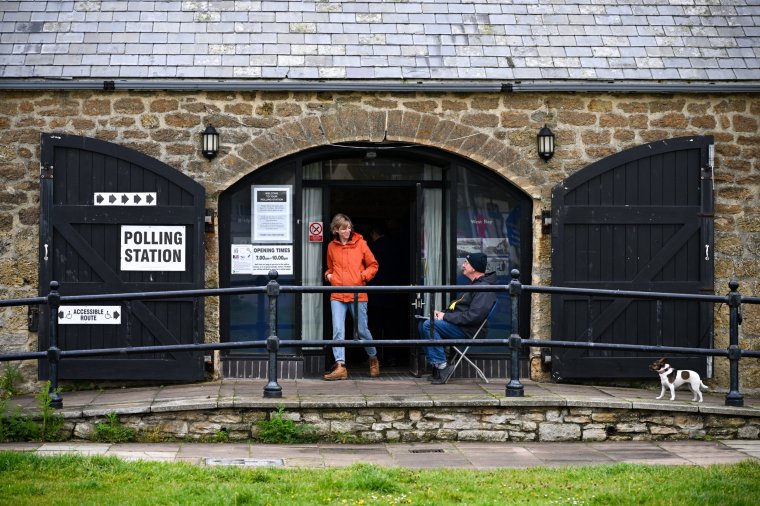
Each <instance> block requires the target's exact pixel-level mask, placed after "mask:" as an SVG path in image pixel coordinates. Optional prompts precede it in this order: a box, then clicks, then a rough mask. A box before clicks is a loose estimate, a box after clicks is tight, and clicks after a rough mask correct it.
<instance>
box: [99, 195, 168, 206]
mask: <svg viewBox="0 0 760 506" xmlns="http://www.w3.org/2000/svg"><path fill="white" fill-rule="evenodd" d="M156 200H157V199H156V192H127V193H124V192H96V193H95V194H94V195H93V197H92V202H93V204H95V205H96V206H155V205H156Z"/></svg>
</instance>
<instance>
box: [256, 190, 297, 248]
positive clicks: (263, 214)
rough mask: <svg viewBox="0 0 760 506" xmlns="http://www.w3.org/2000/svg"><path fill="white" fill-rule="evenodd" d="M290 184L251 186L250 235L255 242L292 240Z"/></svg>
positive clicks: (291, 191) (291, 192)
mask: <svg viewBox="0 0 760 506" xmlns="http://www.w3.org/2000/svg"><path fill="white" fill-rule="evenodd" d="M292 194H293V187H292V186H269V185H266V186H251V213H252V215H251V237H252V238H253V239H252V242H253V243H254V244H255V243H267V242H269V243H275V242H293V231H292V228H291V221H292V218H293V203H292V198H291V197H292Z"/></svg>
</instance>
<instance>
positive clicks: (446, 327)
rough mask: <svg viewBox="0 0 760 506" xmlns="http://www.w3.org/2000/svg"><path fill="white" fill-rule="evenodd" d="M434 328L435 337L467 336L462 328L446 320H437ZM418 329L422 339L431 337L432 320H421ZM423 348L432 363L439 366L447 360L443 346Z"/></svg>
mask: <svg viewBox="0 0 760 506" xmlns="http://www.w3.org/2000/svg"><path fill="white" fill-rule="evenodd" d="M433 328H434V331H433V338H434V339H438V340H440V339H464V338H466V337H467V336H466V335H465V333H464V332H462V329H460V328H459V327H457V326H456V325H454V324H453V323H449V322H447V321H445V320H436V321H435V326H434V327H433ZM418 330H419V333H420V339H430V320H423V321H421V322H420V324H419V326H418ZM422 349H423V350H425V355H426V356H427V360H428V362H429V363H430V364H431V365H433V366H438V365H440V364H443V363H444V362H446V354H445V353H444V352H443V347H442V346H424V347H423V348H422Z"/></svg>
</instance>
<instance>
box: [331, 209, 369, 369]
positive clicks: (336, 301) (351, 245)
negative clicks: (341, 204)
mask: <svg viewBox="0 0 760 506" xmlns="http://www.w3.org/2000/svg"><path fill="white" fill-rule="evenodd" d="M330 232H332V234H333V237H334V239H333V240H332V241H330V244H328V245H327V271H326V272H325V280H326V281H327V282H328V283H330V284H331V285H332V286H364V285H366V284H367V283H368V282H369V281H371V280H372V278H374V277H375V274H377V269H378V265H377V260H375V255H373V254H372V251H370V249H369V246H367V241H365V240H364V238H363V237H362V235H361V234H359V233H358V232H354V231H353V224H352V223H351V219H350V218H349V217H348V216H346V215H345V214H340V213H338V214H336V215H335V217H334V218H333V219H332V222H331V223H330ZM358 309H359V315H358V327H359V338H360V339H363V340H368V341H371V340H372V334H370V332H369V327H368V326H367V294H366V293H360V294H359V308H358ZM330 310H331V311H332V338H333V340H337V341H342V340H344V339H345V335H346V312H347V311H350V312H351V317H352V318H354V319H356V318H357V315H356V314H354V294H353V293H333V294H331V295H330ZM365 350H367V355H369V374H370V376H371V377H373V378H374V377H377V376H379V375H380V364H379V362H378V360H377V350H375V348H374V347H367V348H365ZM333 356H334V357H335V366H334V367H333V369H332V371H331V372H330V373H329V374H325V375H324V379H325V380H327V381H335V380H344V379H348V370H347V369H346V349H345V348H343V347H340V348H339V347H337V346H336V347H334V348H333Z"/></svg>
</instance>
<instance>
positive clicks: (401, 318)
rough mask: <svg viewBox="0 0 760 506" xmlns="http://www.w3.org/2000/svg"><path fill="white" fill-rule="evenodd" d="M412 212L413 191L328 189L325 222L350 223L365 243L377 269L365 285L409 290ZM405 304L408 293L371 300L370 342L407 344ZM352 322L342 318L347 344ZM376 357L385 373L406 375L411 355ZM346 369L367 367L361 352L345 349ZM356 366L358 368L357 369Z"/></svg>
mask: <svg viewBox="0 0 760 506" xmlns="http://www.w3.org/2000/svg"><path fill="white" fill-rule="evenodd" d="M414 209H415V188H414V186H402V187H378V186H360V187H358V186H351V187H343V188H332V189H331V191H330V202H329V210H330V212H329V219H332V216H334V215H335V214H336V213H344V214H346V215H348V216H349V217H350V218H351V221H352V222H353V223H354V229H355V231H356V232H358V233H360V234H361V235H362V236H363V237H364V239H365V240H366V241H367V244H368V245H369V247H370V249H371V250H372V253H373V254H374V255H375V258H377V261H378V263H379V269H378V273H377V276H376V277H375V279H374V280H373V281H372V282H371V283H370V285H377V286H389V285H410V284H412V282H413V280H412V276H411V272H412V263H413V261H414V258H413V255H412V248H411V245H412V243H413V241H412V238H411V234H412V231H413V225H412V223H413V216H414V212H413V210H414ZM410 304H411V297H410V294H408V293H387V294H370V295H369V303H368V305H367V310H368V318H369V322H368V323H369V329H370V332H371V333H372V337H373V339H376V340H384V339H409V338H410V337H411V336H410V332H411V329H410V315H411V311H410ZM331 321H332V320H331V315H330V305H329V304H325V315H324V322H325V335H326V336H330V335H331V332H332V331H331ZM351 329H353V321H352V320H351V316H350V314H349V315H348V317H347V318H346V339H351V338H352V331H351ZM377 353H378V357H379V358H380V365H381V367H382V370H383V371H384V372H388V373H391V372H394V370H396V371H398V372H400V373H401V372H403V373H407V372H408V370H409V360H410V350H409V348H408V347H405V346H404V347H395V346H393V347H390V346H388V347H385V346H384V347H378V348H377ZM328 355H329V356H328V360H327V363H328V366H329V365H331V364H332V352H331V351H329V350H328ZM346 361H347V363H348V364H349V367H351V366H352V365H353V366H354V367H353V369H355V370H356V369H359V370H357V372H360V368H361V367H362V365H361V364H364V363H365V362H366V361H367V354H366V352H365V351H364V349H362V348H346ZM357 366H358V367H357Z"/></svg>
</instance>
